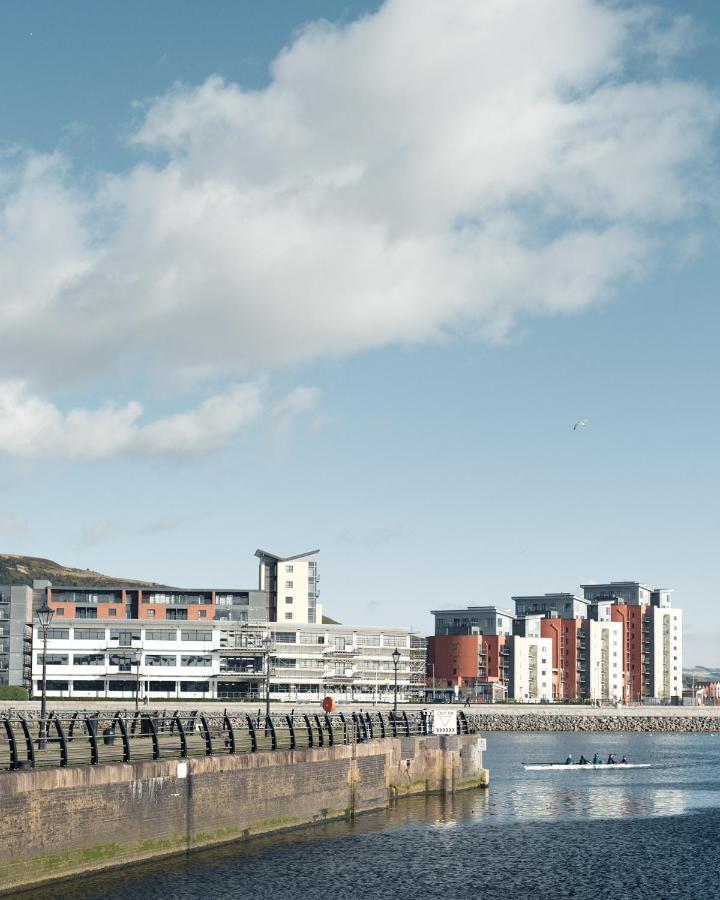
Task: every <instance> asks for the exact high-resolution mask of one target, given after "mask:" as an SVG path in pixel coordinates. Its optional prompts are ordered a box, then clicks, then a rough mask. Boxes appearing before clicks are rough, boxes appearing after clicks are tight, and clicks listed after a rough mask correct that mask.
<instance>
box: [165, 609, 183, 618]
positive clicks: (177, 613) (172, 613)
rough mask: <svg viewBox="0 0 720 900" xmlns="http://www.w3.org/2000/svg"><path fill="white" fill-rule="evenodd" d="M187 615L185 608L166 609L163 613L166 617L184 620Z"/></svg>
mask: <svg viewBox="0 0 720 900" xmlns="http://www.w3.org/2000/svg"><path fill="white" fill-rule="evenodd" d="M187 617H188V613H187V610H186V609H168V610H167V612H166V613H165V618H166V619H182V620H185V619H187Z"/></svg>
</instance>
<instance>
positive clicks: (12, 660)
mask: <svg viewBox="0 0 720 900" xmlns="http://www.w3.org/2000/svg"><path fill="white" fill-rule="evenodd" d="M32 603H33V592H32V588H29V587H25V586H24V585H10V584H6V585H0V684H3V685H4V684H7V685H16V686H18V687H29V686H30V653H31V640H32V635H31V631H30V625H29V624H28V623H29V622H30V621H31V619H32Z"/></svg>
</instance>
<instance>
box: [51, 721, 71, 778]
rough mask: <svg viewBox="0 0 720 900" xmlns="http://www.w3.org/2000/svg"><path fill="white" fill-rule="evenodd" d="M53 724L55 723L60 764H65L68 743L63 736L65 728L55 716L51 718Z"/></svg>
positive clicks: (66, 761)
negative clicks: (58, 742)
mask: <svg viewBox="0 0 720 900" xmlns="http://www.w3.org/2000/svg"><path fill="white" fill-rule="evenodd" d="M53 724H54V725H55V730H56V731H57V736H58V739H59V741H60V765H61V766H66V765H67V764H68V745H67V739H66V737H65V729H64V728H63V727H62V723H61V722H60V719H58V717H57V716H55V718H54V719H53Z"/></svg>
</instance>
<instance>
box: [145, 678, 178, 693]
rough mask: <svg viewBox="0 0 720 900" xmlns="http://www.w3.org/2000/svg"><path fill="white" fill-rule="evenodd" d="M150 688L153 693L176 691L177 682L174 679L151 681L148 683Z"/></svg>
mask: <svg viewBox="0 0 720 900" xmlns="http://www.w3.org/2000/svg"><path fill="white" fill-rule="evenodd" d="M148 690H149V691H150V692H151V693H153V694H159V693H165V694H167V693H175V682H174V681H151V682H150V683H149V685H148Z"/></svg>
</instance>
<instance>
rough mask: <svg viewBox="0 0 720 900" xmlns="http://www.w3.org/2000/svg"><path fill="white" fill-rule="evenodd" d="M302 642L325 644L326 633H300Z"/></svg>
mask: <svg viewBox="0 0 720 900" xmlns="http://www.w3.org/2000/svg"><path fill="white" fill-rule="evenodd" d="M300 643H301V644H324V643H325V635H324V634H308V633H306V632H301V633H300Z"/></svg>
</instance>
